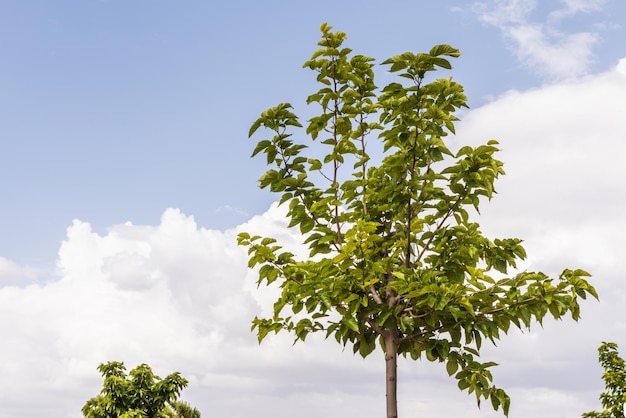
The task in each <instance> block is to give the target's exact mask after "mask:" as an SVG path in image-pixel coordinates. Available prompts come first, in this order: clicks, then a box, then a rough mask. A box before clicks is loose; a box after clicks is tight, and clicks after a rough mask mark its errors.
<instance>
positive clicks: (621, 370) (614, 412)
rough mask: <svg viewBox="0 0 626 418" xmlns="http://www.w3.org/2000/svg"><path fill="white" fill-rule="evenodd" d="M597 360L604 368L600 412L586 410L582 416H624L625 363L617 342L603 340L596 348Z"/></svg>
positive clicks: (616, 417) (595, 417)
mask: <svg viewBox="0 0 626 418" xmlns="http://www.w3.org/2000/svg"><path fill="white" fill-rule="evenodd" d="M598 353H599V355H598V360H599V361H600V365H601V366H602V368H603V369H604V374H603V375H602V380H604V385H605V388H606V390H605V391H604V392H603V393H602V394H600V401H601V402H602V407H603V408H604V410H603V411H602V412H595V411H593V412H586V413H584V414H583V415H582V416H583V417H584V418H624V402H625V401H626V364H625V363H624V360H623V359H622V358H621V357H620V356H619V353H618V351H617V344H615V343H607V342H603V343H602V345H600V347H599V348H598Z"/></svg>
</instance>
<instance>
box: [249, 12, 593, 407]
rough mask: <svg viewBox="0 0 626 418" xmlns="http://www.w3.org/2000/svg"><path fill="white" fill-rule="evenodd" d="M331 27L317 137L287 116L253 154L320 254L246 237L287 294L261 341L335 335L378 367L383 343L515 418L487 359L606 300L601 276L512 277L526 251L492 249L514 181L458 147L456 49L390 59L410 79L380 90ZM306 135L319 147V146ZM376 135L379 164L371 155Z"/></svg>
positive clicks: (287, 108) (479, 151)
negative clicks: (488, 205) (477, 215)
mask: <svg viewBox="0 0 626 418" xmlns="http://www.w3.org/2000/svg"><path fill="white" fill-rule="evenodd" d="M331 29H332V28H331V27H330V26H328V25H326V24H324V25H322V27H321V31H322V39H321V41H320V42H319V43H318V45H319V46H320V49H318V50H317V51H316V52H315V53H314V54H313V55H312V57H311V59H310V60H309V61H307V62H306V63H305V64H304V67H305V68H308V69H310V70H312V71H314V72H315V73H317V81H318V82H319V83H320V85H321V87H320V89H319V90H318V91H317V92H315V93H313V94H311V95H310V96H309V97H308V99H307V103H308V104H317V105H318V106H319V108H320V111H321V113H320V114H319V115H318V116H314V117H312V118H311V119H310V120H309V121H308V125H307V126H306V127H303V126H302V125H301V123H300V122H299V120H298V117H297V116H296V115H295V114H294V113H293V108H292V106H291V105H290V104H288V103H283V104H280V105H278V106H276V107H274V108H271V109H268V110H266V111H264V112H263V113H262V114H261V117H260V118H259V119H257V120H256V121H255V122H254V123H253V124H252V126H251V128H250V132H249V134H250V136H252V135H253V134H255V133H256V132H257V131H258V130H259V128H265V129H266V130H269V131H271V132H272V133H273V136H271V137H269V138H267V139H262V140H261V141H259V142H258V144H257V146H256V148H255V150H254V152H253V156H255V155H258V154H265V157H266V160H267V163H268V165H269V166H270V169H269V170H268V171H267V172H266V173H265V174H264V175H263V176H262V177H261V178H260V180H259V181H260V187H261V188H269V190H271V191H272V192H275V193H278V194H280V196H281V198H280V203H281V204H286V205H288V218H289V221H290V222H289V226H290V227H293V228H298V229H299V231H300V233H301V234H302V237H303V242H304V243H305V244H306V245H308V248H309V249H310V257H308V258H306V259H303V260H300V259H297V258H296V257H295V256H294V255H293V254H292V253H290V252H288V251H283V250H282V248H281V246H280V245H279V243H277V241H276V240H275V239H273V238H270V237H260V236H251V235H250V234H247V233H241V234H240V235H239V237H238V242H239V244H240V245H243V246H245V247H247V248H248V254H249V263H248V264H249V267H250V268H258V273H259V279H258V284H259V285H260V284H270V283H273V282H278V284H279V286H280V287H281V289H282V293H281V295H280V297H279V298H278V300H277V301H276V303H275V305H274V315H273V316H272V317H271V318H255V319H254V321H253V326H252V328H253V329H256V330H257V333H258V339H259V341H261V340H263V338H265V337H266V336H267V334H268V333H272V332H274V333H277V332H279V331H282V330H287V331H290V332H293V333H294V334H295V338H296V341H298V340H302V341H304V340H305V338H306V337H307V335H308V334H309V333H311V332H317V331H322V332H324V333H325V334H326V336H327V337H333V338H335V339H336V341H337V342H339V343H341V344H343V345H351V346H352V349H353V350H354V352H355V353H359V354H360V355H361V356H363V357H366V356H367V355H369V354H370V353H372V352H373V351H374V350H375V349H376V347H377V343H378V344H379V345H380V346H381V347H383V350H385V351H386V354H387V356H389V357H390V358H393V359H394V361H395V358H396V357H397V355H402V356H405V357H410V358H412V359H420V358H424V357H425V358H426V359H427V360H429V361H438V362H443V363H445V367H446V370H447V372H448V374H449V375H450V376H453V377H454V378H455V379H457V381H458V387H459V388H460V389H462V390H467V391H468V392H469V393H474V394H475V395H476V398H477V401H478V403H479V404H480V400H481V399H488V400H489V401H490V402H491V404H492V406H493V408H494V409H498V408H500V407H502V409H503V411H504V413H505V414H508V409H509V397H508V396H507V395H506V393H505V392H504V391H503V390H502V389H499V388H497V387H495V386H493V385H492V383H491V382H492V375H491V371H490V370H491V367H492V366H494V365H495V363H493V362H480V361H478V359H479V352H480V348H481V345H482V342H483V340H484V339H487V340H489V341H491V342H493V343H495V341H496V340H497V339H499V338H500V337H501V335H502V334H503V333H507V331H508V330H509V329H510V328H511V326H514V327H516V328H527V327H530V326H531V323H532V322H533V321H538V322H539V323H541V322H542V321H543V319H544V317H545V316H546V315H547V314H550V316H552V317H554V318H557V319H559V318H562V317H563V316H565V315H566V314H568V313H569V314H570V315H571V317H572V318H573V319H574V320H577V319H578V318H579V315H580V308H579V303H578V302H579V298H582V299H585V298H586V296H587V295H588V294H590V295H592V296H593V297H595V298H597V294H596V291H595V289H594V288H593V287H592V286H591V285H590V284H589V283H588V282H587V281H586V280H585V279H584V278H585V277H587V276H589V274H588V273H587V272H585V271H583V270H577V269H575V270H570V269H566V270H564V271H563V272H562V273H561V274H560V275H559V276H558V277H556V278H551V277H548V276H547V275H545V274H544V273H540V272H521V273H516V274H513V275H511V276H507V273H508V272H509V270H510V269H515V268H516V262H517V261H518V260H522V259H524V258H525V257H526V252H525V250H524V248H523V247H522V245H521V240H519V239H517V238H506V239H494V240H490V239H488V238H487V237H485V236H483V234H482V233H481V231H480V228H479V225H478V224H477V223H476V222H473V221H472V220H471V216H470V215H471V213H472V212H473V211H478V209H479V204H480V203H481V201H482V200H483V199H491V198H492V196H493V195H494V193H495V189H494V182H495V180H496V179H497V178H498V177H499V176H500V175H502V174H504V171H503V169H502V162H500V161H499V160H497V159H496V158H495V157H494V155H495V154H496V152H497V151H498V148H497V146H498V143H497V142H496V141H494V140H491V141H488V142H487V143H486V144H484V145H480V146H478V147H476V148H473V147H470V146H464V147H461V148H460V149H459V150H458V151H456V152H453V151H452V150H451V149H450V148H449V147H448V145H447V143H446V141H444V139H446V137H447V136H448V135H449V134H454V133H455V129H454V122H456V121H457V120H458V119H457V117H456V116H454V112H455V111H456V110H458V109H459V108H463V107H467V104H466V101H467V98H466V97H465V95H464V91H463V87H462V86H461V85H460V84H458V83H456V82H455V81H453V80H452V79H451V78H436V79H433V78H432V77H431V73H432V72H434V71H436V70H438V69H445V70H447V69H450V68H451V67H452V66H451V63H450V61H449V59H451V58H456V57H458V56H459V55H460V53H459V51H458V50H457V49H454V48H452V47H451V46H448V45H437V46H435V47H433V48H432V49H431V50H430V51H429V52H427V53H418V54H414V53H408V52H407V53H404V54H401V55H397V56H395V57H392V58H390V59H388V60H385V61H383V62H382V64H383V65H385V66H387V70H388V71H389V72H391V73H394V74H396V75H398V76H399V77H400V79H399V80H400V81H402V80H404V82H400V81H398V82H392V83H390V84H388V85H386V86H385V87H383V88H382V89H378V87H377V86H376V85H375V84H374V59H373V58H370V57H367V56H363V55H353V54H352V51H351V50H350V49H349V48H345V47H343V46H342V45H343V43H344V41H345V39H346V35H345V34H344V33H342V32H332V30H331ZM302 131H304V132H302ZM294 132H297V133H298V136H297V138H299V139H300V140H296V139H294V136H293V135H294ZM303 134H305V135H308V136H309V137H310V140H311V141H315V142H316V143H315V144H313V143H311V144H309V145H313V146H312V147H310V148H309V145H307V144H306V143H304V141H302V140H301V138H302V137H303V136H305V135H303ZM376 138H378V140H380V141H381V142H382V149H383V156H382V157H381V158H380V159H379V158H377V157H376V155H375V154H374V153H370V151H369V149H368V148H367V145H368V143H370V142H372V141H376ZM320 149H322V150H324V151H323V152H322V153H323V155H321V156H320V155H319V152H320ZM374 160H377V161H376V162H377V164H374ZM390 370H393V367H392V368H391V369H390ZM387 373H388V381H393V384H395V377H394V376H392V377H391V378H390V377H389V373H393V371H391V372H390V371H388V372H387ZM391 390H394V389H393V387H392V389H391ZM389 396H390V395H389V393H388V398H389ZM391 396H395V394H394V395H391ZM388 408H389V404H388ZM388 411H389V409H388ZM388 413H389V415H388V416H395V415H394V414H396V413H397V412H394V411H392V412H388Z"/></svg>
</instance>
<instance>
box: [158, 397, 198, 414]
mask: <svg viewBox="0 0 626 418" xmlns="http://www.w3.org/2000/svg"><path fill="white" fill-rule="evenodd" d="M165 413H166V416H167V417H168V418H200V411H198V410H197V409H196V408H193V407H192V406H191V405H189V404H188V403H187V402H182V401H174V402H170V406H169V408H168V409H167V410H166V411H165Z"/></svg>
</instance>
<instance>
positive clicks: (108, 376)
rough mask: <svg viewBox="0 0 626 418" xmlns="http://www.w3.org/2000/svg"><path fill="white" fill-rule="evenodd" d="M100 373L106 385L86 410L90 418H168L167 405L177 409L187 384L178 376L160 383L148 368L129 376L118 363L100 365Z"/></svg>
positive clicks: (157, 377)
mask: <svg viewBox="0 0 626 418" xmlns="http://www.w3.org/2000/svg"><path fill="white" fill-rule="evenodd" d="M98 370H99V371H100V373H101V374H102V376H103V377H104V385H103V388H102V390H101V391H100V394H99V395H98V396H96V397H94V398H91V399H89V400H88V401H87V403H86V404H85V406H83V408H82V412H83V415H84V416H85V417H87V418H167V417H168V415H167V410H168V405H175V401H176V398H177V397H178V395H179V394H180V391H181V390H182V389H183V388H184V387H185V386H187V383H188V382H187V380H186V379H185V378H183V377H181V376H180V374H179V373H178V372H176V373H172V374H170V375H168V376H166V377H165V379H161V378H160V377H159V376H156V375H154V374H153V372H152V369H151V368H150V366H148V365H147V364H141V365H139V366H137V367H136V368H135V369H133V370H131V371H130V373H129V374H128V375H126V368H125V367H124V363H122V362H119V361H112V362H109V363H106V364H101V365H100V366H98ZM198 416H199V415H198Z"/></svg>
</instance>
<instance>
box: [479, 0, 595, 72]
mask: <svg viewBox="0 0 626 418" xmlns="http://www.w3.org/2000/svg"><path fill="white" fill-rule="evenodd" d="M561 3H562V6H561V8H558V9H556V10H553V11H551V12H550V13H548V14H547V16H546V17H545V19H543V20H539V21H537V20H536V19H533V13H534V12H536V9H537V1H536V0H493V1H490V2H477V3H475V4H474V11H475V12H476V13H477V14H478V17H479V19H480V20H481V21H482V22H484V23H486V24H488V25H491V26H494V27H496V28H497V29H499V30H500V31H501V33H502V34H503V35H504V37H505V38H506V39H507V40H508V41H509V42H510V47H511V49H512V50H513V52H514V54H515V55H516V57H517V58H518V59H519V60H520V62H522V63H523V64H524V65H525V66H527V67H528V68H530V69H531V70H533V71H535V72H536V73H538V74H539V75H541V76H543V77H546V78H547V79H550V80H562V79H571V78H576V77H579V76H582V75H585V74H587V73H588V71H589V68H590V66H591V64H593V61H594V54H593V48H594V47H595V45H597V44H598V42H600V40H601V37H600V34H599V32H597V30H598V28H599V26H597V25H596V26H595V29H594V30H593V31H588V30H582V31H581V30H570V29H569V28H567V29H565V30H563V29H561V28H560V27H561V26H564V25H561V24H562V23H563V22H564V21H565V19H567V18H568V17H572V16H574V15H576V14H579V13H591V12H596V11H599V10H601V9H602V6H603V5H604V3H605V1H604V0H595V1H586V0H585V1H583V0H562V1H561ZM565 26H566V25H565Z"/></svg>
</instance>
